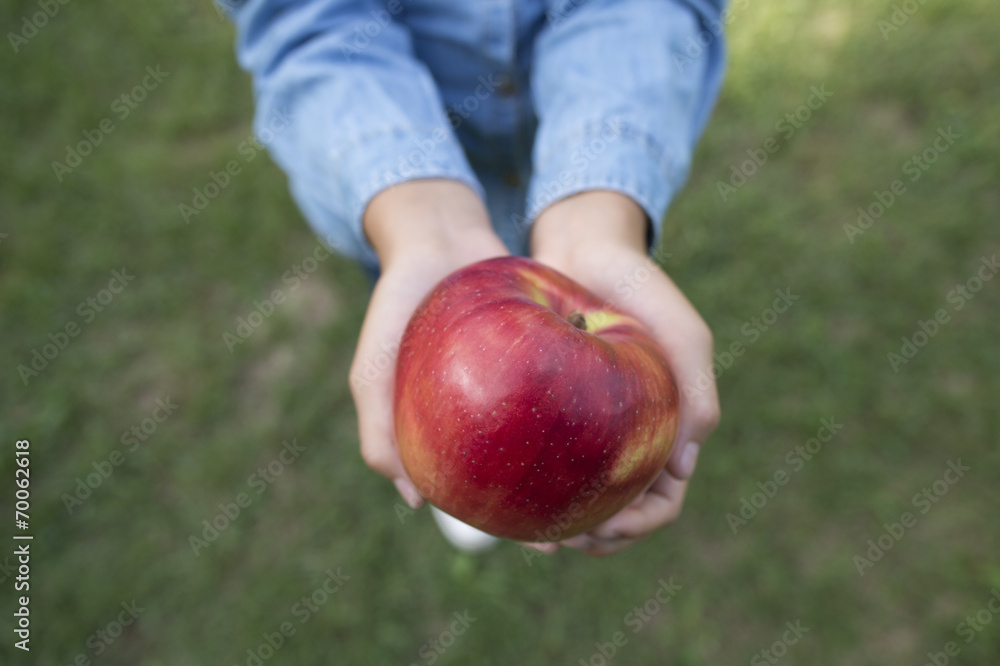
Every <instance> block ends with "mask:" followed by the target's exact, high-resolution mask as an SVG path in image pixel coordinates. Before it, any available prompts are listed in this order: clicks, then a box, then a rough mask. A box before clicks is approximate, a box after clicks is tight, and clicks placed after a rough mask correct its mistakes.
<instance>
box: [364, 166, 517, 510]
mask: <svg viewBox="0 0 1000 666" xmlns="http://www.w3.org/2000/svg"><path fill="white" fill-rule="evenodd" d="M364 229H365V233H366V234H367V236H368V239H369V240H370V241H371V244H372V246H373V247H374V248H375V252H376V253H377V254H378V256H379V260H380V263H381V266H382V274H381V276H380V277H379V280H378V283H377V284H376V285H375V291H374V292H373V293H372V298H371V302H370V303H369V305H368V312H367V314H366V315H365V321H364V324H363V325H362V327H361V334H360V336H359V338H358V347H357V350H356V351H355V354H354V362H353V363H352V365H351V372H350V383H351V393H352V395H353V396H354V403H355V405H356V406H357V410H358V428H359V431H360V437H361V456H362V457H363V458H364V460H365V462H366V463H367V464H368V466H369V467H371V468H372V469H374V470H375V471H376V472H378V473H379V474H382V475H383V476H385V477H387V478H389V479H390V480H392V481H393V482H394V483H395V485H396V488H397V489H398V490H399V493H400V495H402V496H403V499H404V500H406V502H407V503H408V504H410V506H412V507H413V508H417V507H418V506H420V505H421V504H423V499H422V498H421V497H420V494H419V493H418V492H417V489H416V487H415V486H414V485H413V482H412V481H411V480H410V478H409V477H408V476H407V474H406V470H404V469H403V464H402V462H401V461H400V459H399V452H398V451H397V450H396V436H395V432H394V420H393V393H394V388H395V384H394V380H395V374H396V373H395V370H396V357H397V355H398V351H399V341H400V338H401V337H402V335H403V331H404V329H405V328H406V324H407V323H408V322H409V320H410V316H411V315H412V314H413V311H414V310H416V308H417V305H419V304H420V301H421V300H423V298H424V296H426V295H427V293H428V292H430V290H431V289H432V288H433V287H434V286H435V285H436V284H437V283H438V282H439V281H440V280H441V279H442V278H444V277H445V276H447V275H448V274H450V273H452V272H453V271H456V270H458V269H459V268H461V267H463V266H465V265H467V264H472V263H475V262H477V261H481V260H483V259H488V258H490V257H497V256H501V255H505V254H508V252H507V250H506V248H505V247H504V245H503V243H502V242H501V241H500V239H499V238H498V237H497V236H496V235H495V234H494V232H493V229H492V227H491V226H490V221H489V214H488V213H487V211H486V208H485V207H484V206H483V203H482V202H481V201H480V199H479V197H478V196H477V195H476V194H475V192H473V191H472V190H471V189H470V188H469V187H467V186H465V185H463V184H461V183H459V182H456V181H448V180H415V181H409V182H406V183H403V184H401V185H398V186H396V187H394V188H391V189H389V190H384V191H383V192H381V193H379V194H378V195H376V196H375V198H374V199H372V201H371V203H370V204H369V205H368V208H367V210H366V211H365V216H364ZM373 368H374V370H373ZM366 370H367V371H366Z"/></svg>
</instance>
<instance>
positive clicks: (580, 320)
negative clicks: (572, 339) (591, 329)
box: [566, 310, 587, 331]
mask: <svg viewBox="0 0 1000 666" xmlns="http://www.w3.org/2000/svg"><path fill="white" fill-rule="evenodd" d="M566 319H567V320H569V323H571V324H573V325H574V326H576V327H577V328H578V329H580V330H581V331H586V330H587V320H586V319H584V317H583V314H582V313H581V312H580V311H579V310H573V311H572V312H570V313H569V316H568V317H566Z"/></svg>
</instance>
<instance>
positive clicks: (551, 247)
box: [531, 190, 649, 264]
mask: <svg viewBox="0 0 1000 666" xmlns="http://www.w3.org/2000/svg"><path fill="white" fill-rule="evenodd" d="M648 224H649V223H648V218H647V216H646V212H645V211H644V210H643V208H642V207H641V206H640V205H639V204H638V203H636V202H635V201H634V200H632V199H631V198H629V197H627V196H625V195H623V194H620V193H618V192H613V191H610V190H589V191H587V192H581V193H579V194H575V195H573V196H570V197H567V198H565V199H560V200H559V201H557V202H556V203H554V204H552V205H551V206H549V207H548V208H546V209H545V210H544V211H542V213H541V215H539V216H538V219H537V220H536V221H535V224H534V226H533V228H532V232H531V254H532V256H534V257H543V258H548V259H552V260H553V261H557V262H558V263H559V264H565V263H566V262H567V261H569V260H570V259H571V258H572V257H573V256H574V255H578V254H580V253H581V251H582V250H585V249H587V248H591V247H594V248H600V247H605V248H609V247H619V248H629V249H633V250H635V251H637V252H638V253H640V254H642V253H645V251H646V234H647V228H648Z"/></svg>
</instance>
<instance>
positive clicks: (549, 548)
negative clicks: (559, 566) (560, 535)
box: [518, 541, 559, 555]
mask: <svg viewBox="0 0 1000 666" xmlns="http://www.w3.org/2000/svg"><path fill="white" fill-rule="evenodd" d="M518 543H519V544H520V545H522V546H524V547H525V548H530V549H532V550H537V551H538V552H539V553H545V554H546V555H552V554H553V553H555V552H556V551H557V550H559V544H558V543H550V542H539V543H530V542H527V541H522V542H518Z"/></svg>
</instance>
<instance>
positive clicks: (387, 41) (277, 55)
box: [223, 0, 482, 267]
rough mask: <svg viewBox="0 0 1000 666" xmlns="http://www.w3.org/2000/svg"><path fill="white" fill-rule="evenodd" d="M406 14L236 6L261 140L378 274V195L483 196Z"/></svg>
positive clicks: (302, 3) (312, 217)
mask: <svg viewBox="0 0 1000 666" xmlns="http://www.w3.org/2000/svg"><path fill="white" fill-rule="evenodd" d="M227 3H228V4H236V3H235V2H233V0H225V2H224V3H223V6H224V7H225V6H226V4H227ZM402 11H403V4H402V1H401V0H390V1H389V2H388V3H386V5H385V7H384V8H379V7H376V5H375V4H374V3H368V2H362V1H360V0H298V1H295V2H289V1H288V0H249V1H248V2H246V3H245V4H240V5H239V6H238V7H235V8H233V9H228V10H227V12H228V14H229V16H230V18H231V19H232V21H233V23H234V24H235V25H236V29H237V44H236V46H237V49H236V50H237V56H238V59H239V62H240V64H241V65H242V66H243V67H244V68H245V69H246V70H248V71H249V72H250V73H251V74H252V75H253V83H254V94H255V98H256V104H257V109H256V114H255V115H256V117H255V127H256V130H257V135H258V137H259V140H260V141H261V143H264V144H266V147H267V149H268V151H269V153H270V154H271V155H272V157H273V158H274V159H275V161H276V162H278V164H279V165H280V166H281V167H282V168H283V169H284V171H285V173H286V174H287V175H288V177H289V181H290V186H291V189H292V193H293V195H294V196H295V198H296V200H297V202H298V203H299V205H300V207H301V208H302V210H303V211H304V212H305V214H306V216H307V217H308V218H309V221H310V223H311V224H312V226H313V227H314V228H315V229H316V231H317V232H318V233H319V235H320V236H322V237H323V238H324V239H325V240H327V242H329V243H330V244H331V245H333V246H335V248H336V249H337V250H338V251H340V252H341V253H343V254H346V255H348V256H350V257H352V258H355V259H357V260H359V261H360V262H361V263H363V264H365V265H367V266H369V267H375V266H377V265H378V258H377V255H376V253H375V251H374V249H373V248H372V246H371V244H370V243H369V241H368V239H367V237H366V236H365V233H364V230H363V228H362V217H363V215H364V211H365V209H366V207H367V206H368V204H369V203H370V201H371V200H372V198H373V197H374V196H375V195H376V194H377V193H379V192H381V191H383V190H385V189H386V188H388V187H390V186H392V185H396V184H398V183H401V182H405V181H409V180H415V179H424V178H442V179H449V180H454V181H458V182H460V183H464V184H465V185H466V186H468V188H470V189H471V190H472V191H473V192H475V193H476V194H477V195H479V196H480V197H481V196H482V188H481V187H480V185H479V183H478V181H477V180H476V177H475V175H474V174H473V172H472V170H471V168H470V167H469V165H468V163H467V161H466V159H465V155H464V153H463V151H462V148H461V146H460V144H459V142H458V140H457V139H456V137H455V136H454V134H453V132H452V129H451V125H450V124H449V121H448V118H447V116H446V114H445V112H444V106H443V104H442V101H441V98H440V94H439V92H438V90H437V87H436V85H435V83H434V81H433V79H432V77H431V75H430V73H429V72H428V71H427V68H426V67H425V66H424V65H423V64H422V63H421V62H420V61H419V60H417V59H416V58H415V57H414V56H413V52H412V44H411V38H410V34H409V31H408V29H407V28H406V26H405V25H404V24H403V23H402V22H401V21H400V20H399V18H400V17H401V15H402ZM286 118H287V119H290V121H289V122H286V121H285V119H286Z"/></svg>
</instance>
